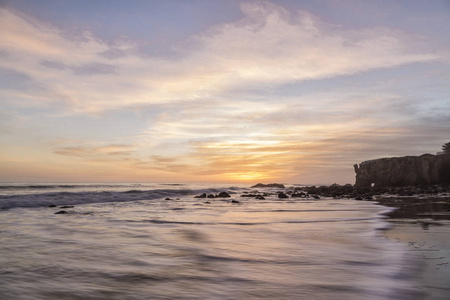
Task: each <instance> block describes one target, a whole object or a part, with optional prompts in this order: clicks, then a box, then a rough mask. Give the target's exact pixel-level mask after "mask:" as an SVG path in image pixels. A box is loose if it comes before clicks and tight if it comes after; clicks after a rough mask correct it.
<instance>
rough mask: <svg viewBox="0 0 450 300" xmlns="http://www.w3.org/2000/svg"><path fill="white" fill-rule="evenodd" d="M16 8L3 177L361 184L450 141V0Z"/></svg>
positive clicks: (4, 24)
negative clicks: (366, 170) (380, 162)
mask: <svg viewBox="0 0 450 300" xmlns="http://www.w3.org/2000/svg"><path fill="white" fill-rule="evenodd" d="M425 2H426V1H400V0H399V1H381V2H380V1H374V2H372V1H358V0H351V1H290V0H283V1H282V0H280V1H277V0H273V1H244V0H242V1H240V0H237V1H225V0H224V1H222V0H217V1H202V0H194V1H126V5H124V4H123V2H121V1H102V0H101V1H94V2H91V1H63V2H62V1H54V0H45V1H29V0H17V1H3V2H2V3H1V4H0V33H1V37H2V38H1V39H0V78H1V80H0V103H1V108H0V143H1V150H0V181H2V182H59V181H77V182H155V181H156V182H258V181H264V182H275V181H277V182H289V183H303V184H321V183H323V184H329V183H334V182H337V183H340V184H345V183H353V182H354V172H353V164H354V163H359V162H361V161H363V160H367V159H374V158H379V157H386V156H403V155H420V154H422V153H435V152H436V151H439V150H440V147H441V145H442V144H444V143H446V142H448V141H449V138H450V137H449V135H448V133H449V132H450V85H449V84H448V83H449V80H450V71H449V70H450V67H449V64H450V59H449V58H450V37H449V35H448V30H447V28H448V26H449V23H450V21H449V20H450V19H449V18H448V16H449V14H450V5H449V2H448V1H444V0H443V1H431V2H427V3H425Z"/></svg>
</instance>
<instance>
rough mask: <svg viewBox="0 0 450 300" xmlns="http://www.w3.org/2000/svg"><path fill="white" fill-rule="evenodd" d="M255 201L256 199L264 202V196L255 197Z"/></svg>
mask: <svg viewBox="0 0 450 300" xmlns="http://www.w3.org/2000/svg"><path fill="white" fill-rule="evenodd" d="M255 199H257V200H266V198H264V196H262V195H256V197H255Z"/></svg>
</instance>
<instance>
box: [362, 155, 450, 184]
mask: <svg viewBox="0 0 450 300" xmlns="http://www.w3.org/2000/svg"><path fill="white" fill-rule="evenodd" d="M354 169H355V173H356V182H355V187H357V188H366V187H369V188H370V187H377V188H378V187H398V186H419V185H434V184H448V183H450V154H441V155H432V154H424V155H421V156H404V157H390V158H380V159H374V160H368V161H364V162H362V163H360V164H359V165H357V164H355V165H354Z"/></svg>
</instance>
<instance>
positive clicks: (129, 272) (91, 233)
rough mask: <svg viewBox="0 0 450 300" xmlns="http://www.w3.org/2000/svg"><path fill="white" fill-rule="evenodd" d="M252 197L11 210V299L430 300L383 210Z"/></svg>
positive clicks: (2, 283)
mask: <svg viewBox="0 0 450 300" xmlns="http://www.w3.org/2000/svg"><path fill="white" fill-rule="evenodd" d="M177 189H178V188H177ZM242 191H243V189H242V190H239V189H238V188H235V189H234V190H233V193H234V194H232V196H233V197H232V198H224V199H218V198H215V199H195V198H193V196H192V195H185V194H182V195H181V196H178V197H176V195H177V194H176V192H174V194H173V195H174V196H175V197H173V198H171V199H172V200H165V198H156V199H151V200H146V199H145V198H143V199H141V200H133V199H128V198H127V199H128V200H129V201H128V200H127V201H128V202H101V203H86V201H83V203H84V204H81V205H76V206H75V207H74V208H69V209H65V210H66V211H67V212H68V213H67V214H55V212H56V211H58V210H61V209H60V208H48V207H43V206H41V207H31V208H29V207H28V208H20V207H16V208H10V209H3V210H2V211H0V226H1V230H0V243H1V247H0V278H1V280H0V299H55V300H56V299H80V300H81V299H83V300H89V299H130V300H132V299H420V296H421V295H420V293H418V289H417V287H416V285H415V283H414V280H413V278H412V274H414V271H415V270H414V266H413V264H412V260H411V258H410V257H408V254H407V251H405V249H404V248H403V247H402V245H400V244H398V243H393V242H391V241H389V240H387V239H386V238H384V237H382V235H381V234H380V232H379V231H380V229H381V228H383V226H386V223H385V222H384V220H383V218H382V216H381V215H380V213H382V212H383V211H384V208H383V207H381V206H377V205H374V204H373V203H369V202H362V201H354V200H332V199H328V200H327V199H325V200H324V199H322V200H305V199H304V200H297V199H292V198H290V199H283V200H279V199H278V198H276V197H275V196H271V197H267V198H266V200H255V199H253V198H241V197H239V196H240V192H242ZM69 196H70V195H69ZM39 197H40V198H39ZM39 197H38V198H39V199H41V198H42V197H44V198H45V197H46V196H45V195H44V196H39ZM64 197H67V195H65V196H64ZM74 197H75V196H74ZM53 198H55V196H54V197H53ZM14 199H15V201H20V199H21V198H14ZM14 199H10V198H8V199H7V203H11V201H12V200H14ZM231 199H236V200H239V201H240V203H239V204H233V203H231ZM41 200H42V199H41ZM24 201H30V199H26V200H24ZM205 201H209V202H210V204H207V203H204V202H205ZM5 203H6V202H5ZM8 205H9V204H8Z"/></svg>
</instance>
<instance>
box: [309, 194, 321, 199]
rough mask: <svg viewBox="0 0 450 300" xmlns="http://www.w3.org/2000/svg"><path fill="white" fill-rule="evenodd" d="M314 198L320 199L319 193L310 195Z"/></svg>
mask: <svg viewBox="0 0 450 300" xmlns="http://www.w3.org/2000/svg"><path fill="white" fill-rule="evenodd" d="M311 196H312V197H313V198H314V199H320V197H319V195H311Z"/></svg>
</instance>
